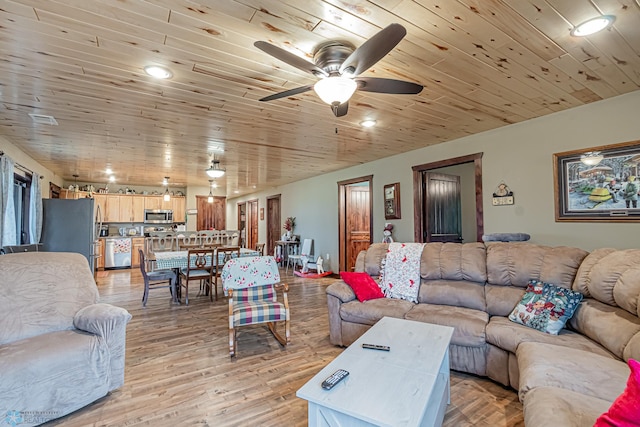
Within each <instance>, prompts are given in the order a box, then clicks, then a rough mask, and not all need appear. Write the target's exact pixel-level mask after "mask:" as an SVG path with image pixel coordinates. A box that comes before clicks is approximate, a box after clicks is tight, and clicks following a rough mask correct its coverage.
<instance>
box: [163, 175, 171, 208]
mask: <svg viewBox="0 0 640 427" xmlns="http://www.w3.org/2000/svg"><path fill="white" fill-rule="evenodd" d="M162 183H163V184H164V185H166V187H167V189H166V190H164V198H163V200H164V201H165V202H169V201H171V194H169V177H168V176H165V177H164V181H162Z"/></svg>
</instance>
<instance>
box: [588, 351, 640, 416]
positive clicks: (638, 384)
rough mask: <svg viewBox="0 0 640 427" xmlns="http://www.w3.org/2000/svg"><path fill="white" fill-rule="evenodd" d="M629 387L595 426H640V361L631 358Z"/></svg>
mask: <svg viewBox="0 0 640 427" xmlns="http://www.w3.org/2000/svg"><path fill="white" fill-rule="evenodd" d="M629 369H631V373H630V374H629V379H628V380H627V387H626V388H625V389H624V391H623V392H622V394H621V395H620V396H618V398H617V399H616V400H615V401H614V402H613V404H612V405H611V407H610V408H609V409H608V410H607V412H605V413H604V414H602V415H601V416H600V417H598V419H597V421H596V423H595V425H594V427H616V426H624V427H632V426H640V363H638V361H636V360H633V359H631V360H629Z"/></svg>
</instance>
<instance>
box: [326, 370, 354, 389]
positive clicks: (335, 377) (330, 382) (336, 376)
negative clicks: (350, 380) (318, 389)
mask: <svg viewBox="0 0 640 427" xmlns="http://www.w3.org/2000/svg"><path fill="white" fill-rule="evenodd" d="M347 375H349V372H348V371H345V370H344V369H338V370H337V371H335V372H334V373H333V374H331V375H330V376H329V377H328V378H327V379H326V380H324V381H322V388H323V389H325V390H331V389H332V388H333V387H334V386H335V385H336V384H338V383H339V382H340V381H342V380H343V379H344V378H346V377H347Z"/></svg>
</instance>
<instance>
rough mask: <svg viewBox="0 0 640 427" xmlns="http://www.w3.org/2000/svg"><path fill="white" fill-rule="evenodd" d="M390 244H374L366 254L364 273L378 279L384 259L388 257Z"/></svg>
mask: <svg viewBox="0 0 640 427" xmlns="http://www.w3.org/2000/svg"><path fill="white" fill-rule="evenodd" d="M388 248H389V244H388V243H374V244H372V245H371V246H369V249H367V252H366V253H365V254H364V272H365V273H367V274H368V275H369V276H372V277H378V276H379V275H380V266H381V265H382V259H383V258H384V257H385V256H387V249H388Z"/></svg>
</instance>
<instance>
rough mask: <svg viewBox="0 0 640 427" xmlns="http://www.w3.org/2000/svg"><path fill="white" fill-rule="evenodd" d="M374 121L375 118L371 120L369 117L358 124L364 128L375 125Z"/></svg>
mask: <svg viewBox="0 0 640 427" xmlns="http://www.w3.org/2000/svg"><path fill="white" fill-rule="evenodd" d="M376 123H377V122H376V121H375V120H371V119H367V120H363V121H361V122H360V126H362V127H365V128H370V127H372V126H375V125H376Z"/></svg>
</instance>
